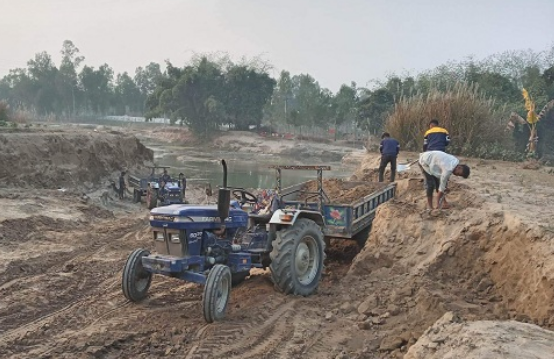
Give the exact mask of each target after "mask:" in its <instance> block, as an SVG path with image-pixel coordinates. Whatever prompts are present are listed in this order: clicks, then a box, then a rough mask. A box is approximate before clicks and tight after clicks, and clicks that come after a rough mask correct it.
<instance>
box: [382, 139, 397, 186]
mask: <svg viewBox="0 0 554 359" xmlns="http://www.w3.org/2000/svg"><path fill="white" fill-rule="evenodd" d="M379 152H381V164H380V165H379V182H383V177H384V174H385V168H387V165H388V164H389V163H390V181H391V182H394V178H395V177H396V158H397V157H398V153H399V152H400V143H398V141H397V140H395V139H394V138H392V137H390V134H389V133H388V132H385V133H383V136H381V145H380V146H379Z"/></svg>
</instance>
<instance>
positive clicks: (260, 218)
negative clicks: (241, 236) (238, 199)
mask: <svg viewBox="0 0 554 359" xmlns="http://www.w3.org/2000/svg"><path fill="white" fill-rule="evenodd" d="M272 215H273V213H272V212H270V213H267V214H253V213H250V214H248V218H250V219H252V221H253V222H254V223H255V224H268V223H269V220H270V219H271V216H272Z"/></svg>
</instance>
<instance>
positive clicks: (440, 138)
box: [423, 119, 450, 152]
mask: <svg viewBox="0 0 554 359" xmlns="http://www.w3.org/2000/svg"><path fill="white" fill-rule="evenodd" d="M449 144H450V134H449V133H448V131H447V130H446V129H444V128H442V127H440V126H439V121H438V120H435V119H433V120H431V121H430V122H429V129H428V130H427V132H425V135H424V137H423V152H426V151H442V152H446V146H448V145H449Z"/></svg>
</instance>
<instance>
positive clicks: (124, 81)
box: [114, 72, 144, 115]
mask: <svg viewBox="0 0 554 359" xmlns="http://www.w3.org/2000/svg"><path fill="white" fill-rule="evenodd" d="M114 93H115V99H114V102H115V103H114V106H115V108H116V114H119V115H126V114H129V113H142V111H143V102H144V101H143V97H142V94H141V92H140V89H139V88H138V86H137V85H136V84H135V82H134V81H133V79H132V78H131V77H130V76H129V74H128V73H127V72H124V73H122V74H118V75H117V78H116V81H115V88H114Z"/></svg>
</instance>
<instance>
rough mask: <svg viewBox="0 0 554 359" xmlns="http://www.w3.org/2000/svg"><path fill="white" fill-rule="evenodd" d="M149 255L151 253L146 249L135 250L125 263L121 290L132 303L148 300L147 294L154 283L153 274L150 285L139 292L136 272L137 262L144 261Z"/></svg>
mask: <svg viewBox="0 0 554 359" xmlns="http://www.w3.org/2000/svg"><path fill="white" fill-rule="evenodd" d="M149 254H150V252H149V251H148V250H146V249H142V248H139V249H135V250H134V251H133V252H131V254H129V256H128V257H127V261H126V262H125V266H124V267H123V275H122V277H121V289H122V290H123V295H124V296H125V298H127V299H129V300H130V301H132V302H140V301H141V300H143V299H144V298H146V293H147V292H148V289H149V288H150V283H151V282H152V274H150V278H149V281H148V284H147V285H146V288H145V289H144V290H143V291H141V292H138V291H137V288H136V287H135V277H136V270H137V267H138V263H137V262H138V261H140V260H142V257H144V256H147V255H149ZM141 265H142V264H141Z"/></svg>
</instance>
